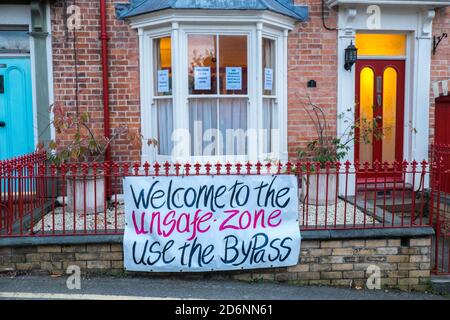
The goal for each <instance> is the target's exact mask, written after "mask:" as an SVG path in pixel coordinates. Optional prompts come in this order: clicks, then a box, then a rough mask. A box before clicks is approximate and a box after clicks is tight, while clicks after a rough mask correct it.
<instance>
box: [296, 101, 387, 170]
mask: <svg viewBox="0 0 450 320" xmlns="http://www.w3.org/2000/svg"><path fill="white" fill-rule="evenodd" d="M306 100H307V101H306V102H305V103H304V104H303V106H304V109H305V111H306V114H307V115H308V116H309V118H310V119H311V121H312V122H313V124H314V128H315V131H316V134H317V138H316V139H314V140H312V141H310V142H308V144H307V145H306V148H300V149H298V151H297V155H298V158H299V159H300V160H302V161H313V162H318V163H320V165H321V167H322V168H324V167H325V164H326V163H327V162H328V163H334V162H338V161H340V160H342V159H343V158H344V157H345V156H346V155H347V153H348V151H349V150H350V147H349V144H350V142H352V141H355V142H361V141H362V142H364V143H370V142H371V140H372V137H373V139H382V137H383V128H380V127H379V126H378V122H379V121H381V117H374V118H373V119H372V120H367V119H365V118H356V117H353V119H350V118H348V117H346V116H345V113H341V114H339V115H338V119H341V120H342V119H344V121H343V122H344V123H346V124H347V127H346V128H345V130H344V132H343V133H342V134H341V135H340V136H336V135H335V134H333V133H332V132H331V130H330V127H329V125H328V121H327V118H326V115H325V112H324V111H323V109H322V108H320V107H318V106H317V105H316V104H314V103H313V102H312V101H311V98H310V97H309V96H307V97H306ZM350 111H351V110H350V109H348V110H347V112H350ZM358 129H359V135H358V137H357V136H356V134H355V132H356V131H357V130H358ZM385 129H386V128H385Z"/></svg>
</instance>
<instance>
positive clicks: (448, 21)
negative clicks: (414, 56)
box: [430, 7, 450, 143]
mask: <svg viewBox="0 0 450 320" xmlns="http://www.w3.org/2000/svg"><path fill="white" fill-rule="evenodd" d="M444 32H446V33H447V34H449V38H447V39H443V40H442V41H441V43H440V45H439V47H438V48H437V51H436V55H434V56H433V55H432V56H431V84H433V82H436V81H442V80H450V7H449V8H443V9H439V10H436V17H435V19H434V22H433V35H435V36H440V35H441V34H442V33H444ZM430 100H431V101H430V103H431V108H430V142H431V143H432V142H433V138H434V130H433V128H434V94H433V90H432V88H431V95H430Z"/></svg>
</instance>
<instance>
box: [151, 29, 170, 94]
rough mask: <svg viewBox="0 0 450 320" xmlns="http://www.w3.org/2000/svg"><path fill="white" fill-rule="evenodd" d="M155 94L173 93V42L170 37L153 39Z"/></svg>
mask: <svg viewBox="0 0 450 320" xmlns="http://www.w3.org/2000/svg"><path fill="white" fill-rule="evenodd" d="M153 45H154V46H153V52H154V55H153V59H154V64H153V66H154V67H153V69H154V76H153V77H154V79H155V81H154V86H155V87H154V92H155V96H164V95H172V42H171V38H170V37H165V38H160V39H155V40H153Z"/></svg>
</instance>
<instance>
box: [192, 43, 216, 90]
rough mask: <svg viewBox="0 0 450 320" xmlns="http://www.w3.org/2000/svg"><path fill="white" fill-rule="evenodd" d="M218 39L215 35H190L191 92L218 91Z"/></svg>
mask: <svg viewBox="0 0 450 320" xmlns="http://www.w3.org/2000/svg"><path fill="white" fill-rule="evenodd" d="M216 46H217V41H216V36H214V35H189V37H188V52H189V70H188V72H189V93H190V94H216V93H217V76H216V73H217V70H216V68H217V64H216V63H217V56H216V51H217V48H216Z"/></svg>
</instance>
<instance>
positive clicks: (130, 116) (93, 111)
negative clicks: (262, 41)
mask: <svg viewBox="0 0 450 320" xmlns="http://www.w3.org/2000/svg"><path fill="white" fill-rule="evenodd" d="M296 1H297V2H298V3H299V4H300V3H302V4H307V5H308V6H309V9H310V19H309V20H308V21H306V22H303V23H298V24H297V25H296V27H295V29H294V30H293V31H292V32H291V33H290V35H289V44H288V95H289V100H288V147H289V154H290V156H291V157H295V155H296V151H297V149H298V148H299V147H301V146H304V145H305V144H306V143H307V142H308V141H310V140H311V139H314V137H315V134H314V133H315V131H314V125H313V123H312V121H311V120H310V119H309V117H308V115H307V114H306V113H305V109H304V105H305V103H304V102H305V97H306V96H310V97H311V100H312V101H313V102H314V103H316V104H317V105H318V106H320V107H322V108H323V109H324V110H325V112H326V117H327V120H328V124H329V126H330V131H331V132H332V133H335V131H336V112H337V111H336V104H337V67H336V64H337V55H336V50H337V32H336V31H327V30H325V29H324V27H323V26H322V19H321V3H322V1H321V0H307V1H301V0H296ZM73 3H74V0H69V1H67V5H71V4H73ZM107 3H108V8H107V11H108V18H107V19H108V35H109V38H110V39H109V68H110V73H109V81H110V87H109V88H110V119H111V128H115V127H117V126H118V125H121V124H126V125H128V126H129V127H130V128H132V129H135V130H139V128H140V109H139V108H140V106H139V67H138V66H139V61H138V54H139V51H138V37H137V34H136V31H134V30H132V29H131V28H130V27H129V26H128V24H127V22H124V21H120V20H117V19H116V17H115V12H114V6H113V3H114V1H113V0H108V1H107ZM76 4H77V5H78V6H80V8H81V19H82V27H81V30H79V31H77V32H76V39H77V44H76V52H77V57H78V81H79V96H78V101H79V107H78V108H79V110H80V112H82V111H84V110H87V111H88V112H89V113H90V115H91V119H92V122H93V123H94V126H95V128H96V130H97V132H98V133H99V134H102V132H103V102H102V75H101V43H100V39H99V38H100V23H99V21H100V15H99V12H100V10H99V3H98V1H90V0H76ZM329 14H330V16H329V17H328V18H327V19H326V23H327V25H328V26H330V27H334V26H335V25H336V12H335V11H334V10H332V11H331V12H330V13H329ZM51 17H52V33H53V64H54V87H55V102H56V103H60V104H62V105H63V106H64V108H65V110H66V111H67V112H75V111H76V107H75V101H76V99H75V68H74V64H75V63H74V47H73V33H72V32H67V30H66V27H65V23H62V21H64V20H63V19H64V14H63V1H61V0H59V1H55V2H53V3H52V8H51ZM449 30H450V9H449V8H447V9H441V10H438V11H437V14H436V19H435V23H434V31H433V34H435V35H439V34H441V33H442V32H444V31H446V32H448V31H449ZM449 61H450V40H449V39H446V40H444V41H443V42H442V44H441V46H440V47H439V49H438V53H437V54H436V56H433V57H432V77H431V80H432V82H434V81H438V80H444V79H449V78H450V68H449ZM311 79H313V80H316V81H317V88H307V81H308V80H311ZM431 100H432V102H433V100H434V99H431ZM432 104H433V103H432ZM433 123H434V108H433V107H432V109H431V117H430V125H431V126H432V124H433ZM432 136H433V130H431V134H430V139H431V138H432ZM57 139H59V140H61V141H65V142H69V141H70V137H69V136H68V135H64V134H60V135H58V136H57ZM112 156H113V159H114V160H119V161H136V160H139V159H140V149H139V148H137V147H136V146H132V144H131V143H130V142H129V141H127V139H125V138H124V139H121V140H117V141H116V142H115V143H114V145H113V147H112Z"/></svg>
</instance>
